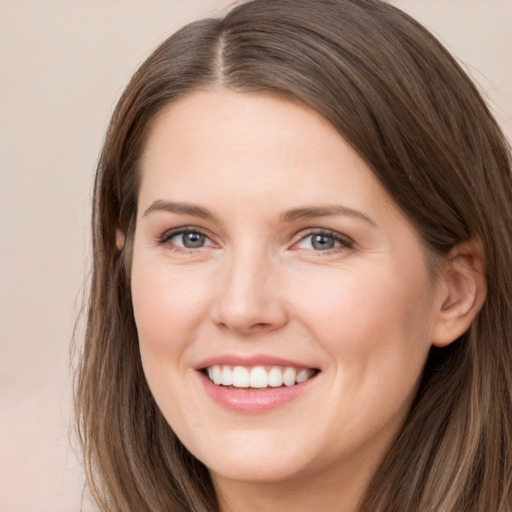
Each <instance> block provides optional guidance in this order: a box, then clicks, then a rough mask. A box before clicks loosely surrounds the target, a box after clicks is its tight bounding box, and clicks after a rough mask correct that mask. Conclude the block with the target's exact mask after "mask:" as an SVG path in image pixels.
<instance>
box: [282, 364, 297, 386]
mask: <svg viewBox="0 0 512 512" xmlns="http://www.w3.org/2000/svg"><path fill="white" fill-rule="evenodd" d="M296 375H297V371H296V370H295V368H290V367H288V368H286V370H285V371H284V373H283V383H284V385H285V386H288V387H290V386H293V385H294V384H295V377H296Z"/></svg>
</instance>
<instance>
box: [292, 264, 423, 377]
mask: <svg viewBox="0 0 512 512" xmlns="http://www.w3.org/2000/svg"><path fill="white" fill-rule="evenodd" d="M293 295H294V296H295V297H296V298H297V302H296V306H297V316H298V317H301V318H303V319H304V321H305V324H306V325H308V326H309V327H310V329H311V330H312V331H313V332H312V335H313V336H314V338H315V339H316V340H318V342H319V343H321V344H322V345H323V347H324V348H325V349H326V351H327V352H328V353H330V354H331V355H332V356H333V358H334V359H341V360H342V361H343V363H345V364H346V365H347V366H348V367H350V368H353V363H354V364H356V363H357V364H358V365H359V366H360V365H362V364H367V363H368V364H369V363H370V362H372V364H379V363H383V362H384V361H386V360H387V361H389V362H390V364H391V362H392V361H391V360H392V359H394V362H395V364H397V365H398V364H399V363H401V362H403V361H404V360H411V359H418V361H417V363H418V364H422V362H423V360H424V356H425V353H426V352H427V351H428V348H429V347H430V341H429V332H430V329H429V325H430V315H431V307H430V296H431V291H430V285H429V278H428V276H427V275H426V272H425V270H424V269H423V268H422V267H418V268H414V267H413V268H407V266H404V267H402V268H401V270H400V271H399V270H398V269H397V270H396V271H395V270H394V269H393V268H384V269H383V268H382V267H367V268H362V269H360V270H359V271H357V272H356V271H351V270H350V269H347V270H346V271H343V272H339V273H336V272H330V273H322V272H318V273H317V274H316V275H315V278H314V279H308V280H301V281H297V282H296V283H295V284H294V291H293ZM338 362H339V361H338ZM416 366H417V365H416Z"/></svg>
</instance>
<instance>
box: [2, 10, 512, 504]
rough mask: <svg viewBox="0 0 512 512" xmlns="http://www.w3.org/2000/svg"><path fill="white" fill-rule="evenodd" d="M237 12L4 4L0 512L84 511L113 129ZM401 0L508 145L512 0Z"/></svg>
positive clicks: (511, 103)
mask: <svg viewBox="0 0 512 512" xmlns="http://www.w3.org/2000/svg"><path fill="white" fill-rule="evenodd" d="M230 3H233V2H230V1H229V0H226V1H222V0H218V1H216V0H186V1H185V0H182V1H172V0H166V1H163V0H158V1H157V0H152V1H143V0H139V1H133V0H89V1H85V0H3V1H2V0H0V173H1V174H0V512H50V511H51V512H61V511H62V512H64V511H66V512H69V511H77V510H79V509H80V501H81V500H80V496H81V485H82V479H83V477H82V471H81V467H80V462H79V460H78V459H77V457H76V456H75V454H74V452H73V450H72V448H70V444H69V441H68V428H69V425H70V421H69V420H70V415H71V407H70V391H71V377H70V372H69V355H68V354H69V352H68V350H69V349H68V346H69V341H70V338H71V334H72V330H73V324H74V320H75V317H76V315H77V312H78V309H79V304H80V300H79V297H80V289H81V285H82V283H83V280H84V275H85V272H86V270H85V269H86V267H87V256H88V244H89V237H88V218H89V202H90V195H91V188H92V179H93V172H94V166H95V162H96V159H97V155H98V152H99V149H100V145H101V140H102V137H103V132H104V130H105V127H106V123H107V120H108V117H109V114H110V112H111V111H112V108H113V105H114V102H115V99H116V98H117V97H118V95H119V94H120V92H121V90H122V88H123V86H124V85H125V84H126V82H127V80H128V78H129V77H130V75H131V74H132V73H133V71H134V70H135V69H136V67H137V65H138V64H139V63H140V62H141V61H142V59H143V58H144V57H145V56H146V55H147V54H148V52H149V50H150V49H151V48H153V47H154V46H155V45H156V44H157V43H158V42H160V41H161V40H162V39H163V38H164V37H166V36H167V35H168V34H170V33H171V32H172V31H174V30H175V29H176V28H177V27H178V26H180V25H182V24H184V23H185V22H188V21H191V20H193V19H196V18H197V17H204V16H207V15H217V14H220V13H221V12H222V10H223V8H224V7H225V6H226V5H228V4H230ZM393 3H395V4H397V5H398V6H400V7H402V8H404V9H405V10H406V11H408V12H410V13H411V14H412V15H413V16H415V17H416V18H417V19H419V20H420V21H422V22H423V23H424V24H426V25H427V26H428V27H429V28H431V29H432V30H433V31H434V33H436V34H437V35H438V36H439V37H440V38H441V40H442V41H443V42H444V43H445V44H446V45H447V46H448V48H449V49H450V50H451V51H452V52H453V53H455V54H456V55H457V56H458V57H459V58H460V59H461V60H462V61H463V62H464V63H465V64H466V66H467V68H468V69H469V71H470V72H471V74H472V75H473V76H474V78H475V79H476V81H477V82H478V83H479V85H480V87H481V88H482V90H483V92H484V93H485V94H486V95H487V96H488V97H489V98H490V101H491V103H492V106H493V109H494V111H495V112H496V115H497V117H498V119H499V121H500V122H501V124H502V126H503V128H504V129H505V131H506V133H507V134H508V136H509V138H512V69H511V63H512V31H511V28H512V0H429V1H425V0H400V1H398V0H397V1H394V2H393ZM84 510H94V508H93V507H92V506H91V505H87V504H85V505H84Z"/></svg>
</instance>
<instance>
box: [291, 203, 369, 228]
mask: <svg viewBox="0 0 512 512" xmlns="http://www.w3.org/2000/svg"><path fill="white" fill-rule="evenodd" d="M333 215H343V216H348V217H354V218H356V219H360V220H363V221H365V222H367V223H368V224H370V225H371V226H373V227H377V223H376V222H375V221H374V220H372V219H371V218H370V217H368V215H366V214H365V213H363V212H361V211H359V210H354V209H352V208H347V207H346V206H338V205H335V206H311V207H306V208H293V209H291V210H287V211H286V212H284V213H283V214H282V215H281V220H283V221H284V222H293V221H296V220H302V219H316V218H318V217H329V216H333Z"/></svg>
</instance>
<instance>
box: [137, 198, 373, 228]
mask: <svg viewBox="0 0 512 512" xmlns="http://www.w3.org/2000/svg"><path fill="white" fill-rule="evenodd" d="M156 211H166V212H171V213H178V214H184V215H190V216H192V217H199V218H201V219H207V220H213V221H215V220H217V219H216V217H215V215H214V214H213V213H212V212H210V210H207V209H206V208H203V207H201V206H197V205H195V204H189V203H176V202H171V201H164V200H162V199H159V200H157V201H154V202H153V203H152V204H151V205H150V206H149V207H148V208H147V209H146V210H145V211H144V213H143V214H142V216H143V217H146V216H147V215H149V214H150V213H152V212H156ZM333 215H335V216H337V215H343V216H348V217H354V218H356V219H360V220H363V221H365V222H367V223H368V224H370V225H371V226H373V227H377V223H376V222H375V221H373V220H372V219H371V218H370V217H368V215H366V214H365V213H363V212H361V211H359V210H354V209H352V208H347V207H346V206H338V205H335V206H309V207H305V208H293V209H291V210H287V211H285V212H284V213H283V214H282V215H281V221H282V222H286V223H290V222H294V221H297V220H302V219H316V218H319V217H329V216H333Z"/></svg>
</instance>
